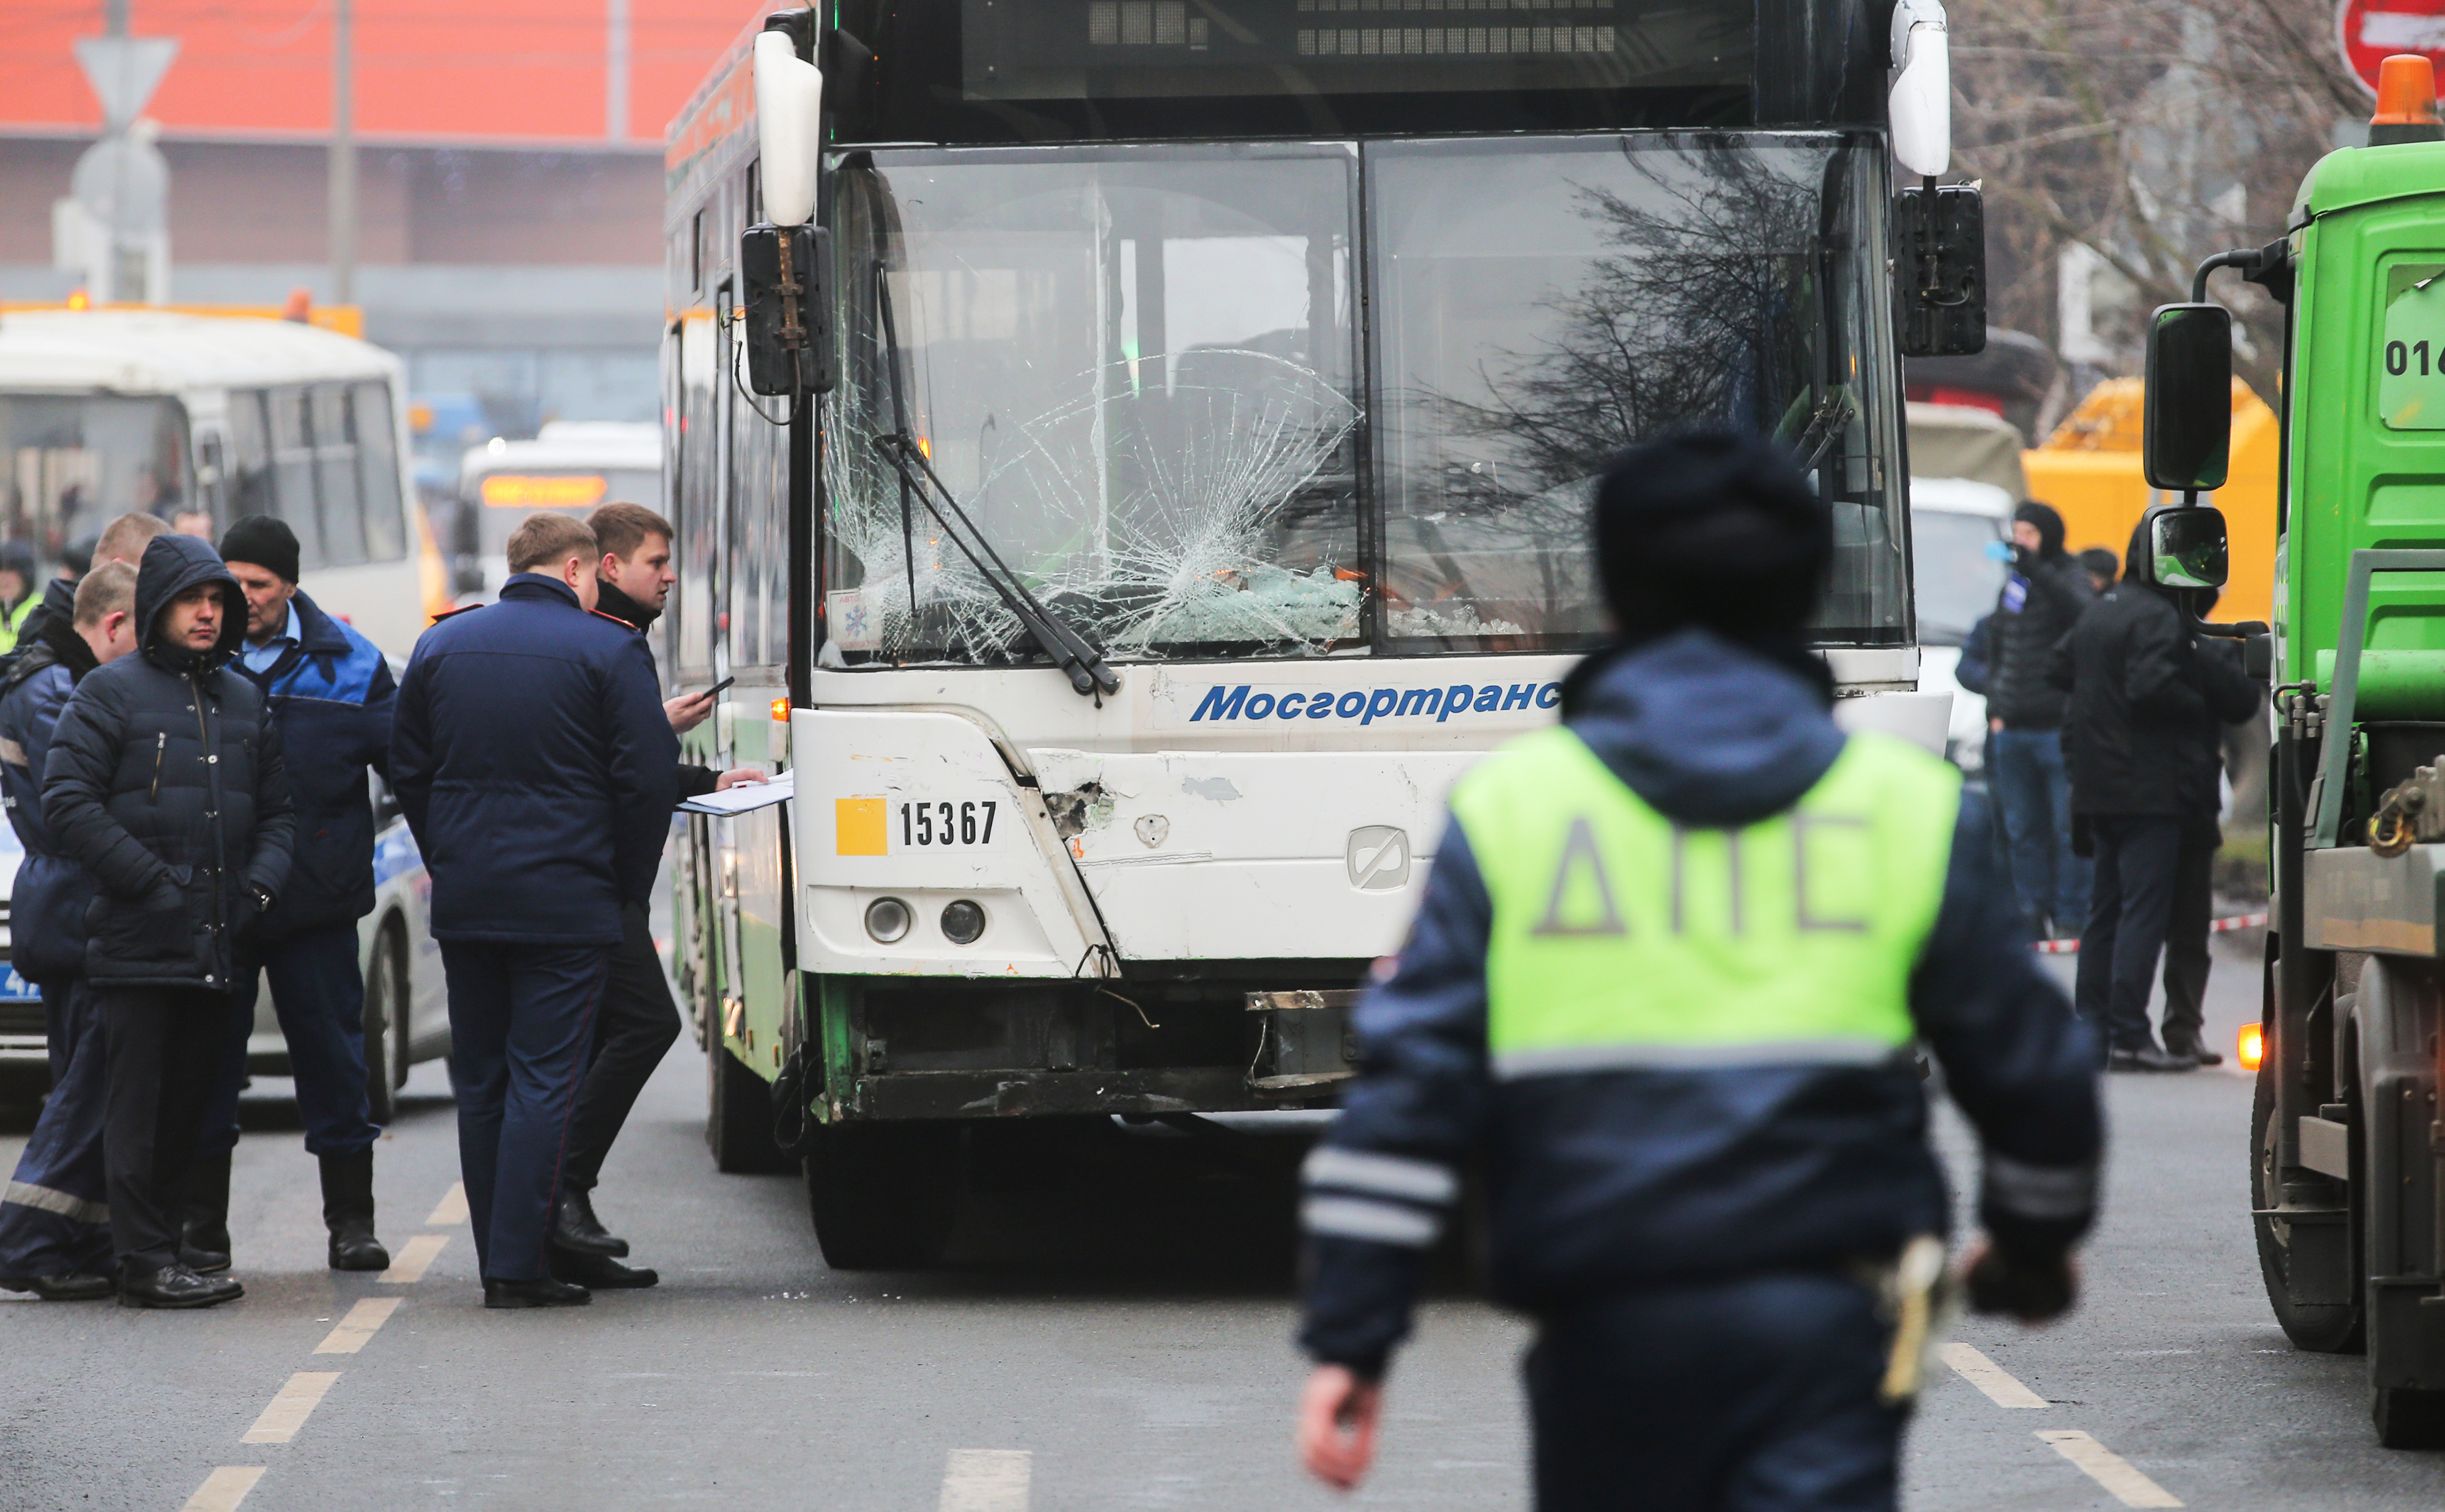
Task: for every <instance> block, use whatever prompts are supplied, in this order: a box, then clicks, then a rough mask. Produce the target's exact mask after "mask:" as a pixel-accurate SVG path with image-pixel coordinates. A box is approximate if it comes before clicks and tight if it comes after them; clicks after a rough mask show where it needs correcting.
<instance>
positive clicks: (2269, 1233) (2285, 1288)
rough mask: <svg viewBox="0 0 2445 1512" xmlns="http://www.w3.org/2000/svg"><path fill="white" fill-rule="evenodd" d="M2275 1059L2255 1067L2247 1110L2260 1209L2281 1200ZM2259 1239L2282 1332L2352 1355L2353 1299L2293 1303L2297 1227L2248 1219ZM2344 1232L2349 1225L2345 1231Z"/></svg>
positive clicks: (2254, 1194)
mask: <svg viewBox="0 0 2445 1512" xmlns="http://www.w3.org/2000/svg"><path fill="white" fill-rule="evenodd" d="M2275 1074H2276V1065H2275V1058H2274V1057H2273V1056H2271V1055H2270V1056H2268V1058H2267V1059H2266V1060H2265V1061H2264V1062H2262V1063H2261V1064H2260V1066H2259V1068H2258V1092H2257V1095H2256V1096H2254V1097H2253V1098H2252V1099H2251V1100H2250V1110H2249V1154H2250V1161H2249V1195H2250V1199H2251V1201H2250V1205H2251V1206H2252V1207H2255V1208H2258V1209H2261V1210H2262V1211H2263V1210H2265V1209H2267V1208H2270V1207H2278V1206H2281V1205H2283V1202H2284V1182H2283V1172H2282V1170H2281V1169H2279V1168H2278V1167H2277V1150H2276V1143H2275ZM2250 1227H2251V1229H2252V1230H2254V1231H2255V1233H2256V1235H2257V1238H2258V1269H2259V1274H2260V1275H2261V1277H2262V1278H2264V1279H2265V1280H2266V1282H2267V1300H2268V1305H2269V1306H2270V1307H2272V1308H2273V1309H2274V1310H2275V1321H2276V1323H2277V1325H2278V1326H2280V1327H2281V1328H2282V1329H2283V1330H2284V1336H2285V1337H2286V1338H2288V1339H2290V1340H2291V1341H2292V1342H2293V1344H2294V1345H2295V1346H2296V1347H2298V1348H2301V1349H2305V1350H2313V1351H2316V1352H2317V1353H2322V1354H2356V1353H2360V1351H2361V1349H2362V1348H2363V1344H2362V1339H2363V1336H2364V1335H2363V1334H2362V1332H2361V1305H2360V1303H2359V1302H2358V1301H2357V1300H2355V1301H2349V1302H2338V1303H2331V1304H2328V1303H2317V1302H2296V1301H2294V1300H2293V1299H2292V1245H2291V1241H2292V1239H2293V1238H2294V1237H2295V1235H2296V1234H2297V1232H2298V1231H2297V1230H2295V1231H2293V1232H2292V1233H2286V1232H2285V1230H2284V1229H2283V1228H2281V1227H2279V1226H2278V1224H2277V1223H2276V1221H2275V1220H2274V1219H2271V1218H2252V1219H2251V1220H2250ZM2346 1232H2348V1230H2346ZM2346 1291H2347V1294H2348V1295H2350V1296H2352V1297H2358V1296H2359V1295H2360V1291H2361V1288H2360V1285H2359V1278H2358V1277H2353V1278H2351V1279H2350V1285H2349V1286H2348V1287H2347V1288H2346Z"/></svg>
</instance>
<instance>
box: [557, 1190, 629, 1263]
mask: <svg viewBox="0 0 2445 1512" xmlns="http://www.w3.org/2000/svg"><path fill="white" fill-rule="evenodd" d="M551 1241H552V1242H553V1243H554V1244H557V1245H559V1246H560V1247H561V1248H562V1249H569V1250H575V1251H576V1252H577V1253H578V1254H580V1255H609V1256H613V1257H625V1255H626V1254H627V1253H628V1241H626V1240H625V1239H622V1238H620V1237H619V1236H618V1235H616V1234H608V1233H606V1232H604V1229H603V1221H602V1220H601V1219H599V1218H596V1217H595V1216H594V1197H593V1194H592V1193H590V1192H580V1191H567V1192H563V1193H561V1194H560V1207H559V1209H558V1210H557V1211H555V1212H554V1213H553V1214H552V1220H551Z"/></svg>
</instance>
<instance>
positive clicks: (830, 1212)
mask: <svg viewBox="0 0 2445 1512" xmlns="http://www.w3.org/2000/svg"><path fill="white" fill-rule="evenodd" d="M812 1138H813V1146H814V1148H812V1150H811V1151H810V1152H809V1154H808V1156H807V1166H806V1170H807V1210H808V1212H809V1214H810V1215H811V1216H812V1218H813V1219H814V1223H815V1242H816V1244H817V1245H818V1246H820V1247H821V1248H822V1250H823V1252H824V1263H825V1264H827V1265H829V1266H831V1268H832V1269H833V1270H836V1271H878V1270H917V1269H922V1268H923V1267H925V1266H928V1265H932V1264H934V1263H935V1262H936V1261H938V1260H941V1259H942V1258H943V1249H944V1248H945V1246H947V1245H948V1243H949V1242H950V1238H951V1225H952V1223H954V1222H955V1221H956V1220H957V1219H958V1217H959V1209H960V1194H961V1188H962V1187H963V1186H964V1185H966V1162H965V1161H964V1160H963V1159H962V1155H963V1152H964V1144H965V1142H964V1141H963V1140H962V1139H961V1127H960V1126H959V1125H958V1124H956V1123H949V1122H943V1121H931V1120H929V1121H920V1122H908V1123H876V1124H835V1125H831V1126H830V1127H827V1128H823V1129H817V1130H814V1131H812Z"/></svg>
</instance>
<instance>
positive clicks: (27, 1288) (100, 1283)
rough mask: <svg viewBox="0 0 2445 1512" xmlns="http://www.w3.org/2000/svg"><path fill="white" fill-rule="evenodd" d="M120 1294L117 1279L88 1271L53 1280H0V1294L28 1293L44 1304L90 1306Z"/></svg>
mask: <svg viewBox="0 0 2445 1512" xmlns="http://www.w3.org/2000/svg"><path fill="white" fill-rule="evenodd" d="M118 1290H119V1279H118V1278H116V1277H112V1276H96V1275H94V1274H93V1273H92V1272H91V1271H62V1272H60V1273H59V1274H58V1275H56V1276H0V1291H10V1292H31V1293H33V1294H34V1295H35V1296H36V1297H41V1298H42V1299H43V1300H44V1301H46V1302H93V1301H99V1300H101V1299H102V1298H103V1297H108V1296H109V1295H111V1294H112V1293H113V1292H116V1291H118Z"/></svg>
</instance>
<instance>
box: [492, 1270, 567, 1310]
mask: <svg viewBox="0 0 2445 1512" xmlns="http://www.w3.org/2000/svg"><path fill="white" fill-rule="evenodd" d="M592 1300H594V1294H593V1293H592V1292H589V1291H588V1290H587V1289H586V1288H585V1287H583V1286H575V1285H571V1284H570V1283H569V1282H568V1281H555V1280H549V1279H547V1280H540V1281H503V1280H495V1279H493V1278H492V1277H489V1276H488V1277H486V1278H484V1305H485V1306H486V1307H584V1306H585V1305H586V1304H587V1303H588V1302H590V1301H592Z"/></svg>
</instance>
